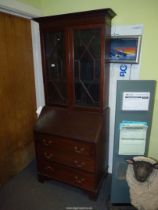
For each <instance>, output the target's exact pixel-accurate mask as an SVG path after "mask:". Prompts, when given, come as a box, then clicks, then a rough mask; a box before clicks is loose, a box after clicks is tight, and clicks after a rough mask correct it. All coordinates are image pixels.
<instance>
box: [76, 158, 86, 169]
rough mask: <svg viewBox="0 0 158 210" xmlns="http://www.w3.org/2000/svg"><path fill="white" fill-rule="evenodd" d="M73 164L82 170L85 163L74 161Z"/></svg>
mask: <svg viewBox="0 0 158 210" xmlns="http://www.w3.org/2000/svg"><path fill="white" fill-rule="evenodd" d="M74 164H75V166H77V167H78V168H82V167H83V166H84V165H85V162H79V161H78V160H74Z"/></svg>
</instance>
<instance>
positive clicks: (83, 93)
mask: <svg viewBox="0 0 158 210" xmlns="http://www.w3.org/2000/svg"><path fill="white" fill-rule="evenodd" d="M100 56H101V46H100V30H99V29H88V30H76V31H75V32H74V77H75V78H74V81H75V100H76V104H78V105H82V106H99V86H100V84H99V83H100V62H101V61H100Z"/></svg>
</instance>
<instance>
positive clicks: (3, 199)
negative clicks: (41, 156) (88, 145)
mask: <svg viewBox="0 0 158 210" xmlns="http://www.w3.org/2000/svg"><path fill="white" fill-rule="evenodd" d="M110 180H111V177H110V176H108V177H107V178H106V179H105V180H104V183H103V185H102V188H101V190H100V193H99V196H98V199H97V200H91V199H89V197H88V195H87V194H85V192H83V191H82V190H80V189H77V188H74V187H71V186H69V185H66V184H63V183H59V182H56V181H45V182H44V183H43V184H42V183H39V182H38V180H37V177H36V163H35V161H32V163H31V164H30V165H29V166H28V167H27V168H25V169H24V170H23V171H22V172H21V173H19V174H18V175H17V176H15V177H13V178H12V179H11V180H10V181H9V182H8V183H7V184H5V185H3V186H2V187H1V188H0V210H81V209H82V210H107V209H108V208H107V200H108V197H109V191H110V183H111V181H110Z"/></svg>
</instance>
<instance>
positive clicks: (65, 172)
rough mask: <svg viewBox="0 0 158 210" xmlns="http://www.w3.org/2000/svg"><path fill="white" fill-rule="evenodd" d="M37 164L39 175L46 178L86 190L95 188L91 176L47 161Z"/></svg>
mask: <svg viewBox="0 0 158 210" xmlns="http://www.w3.org/2000/svg"><path fill="white" fill-rule="evenodd" d="M38 164H39V167H38V168H39V173H40V174H41V175H43V176H47V177H48V178H52V179H56V180H58V181H63V182H65V183H68V184H72V185H74V186H78V187H80V188H83V189H87V190H93V189H95V187H96V179H95V175H93V174H90V173H86V172H83V171H80V170H75V169H72V168H69V167H65V166H63V165H60V164H56V163H50V162H47V161H40V162H39V163H38Z"/></svg>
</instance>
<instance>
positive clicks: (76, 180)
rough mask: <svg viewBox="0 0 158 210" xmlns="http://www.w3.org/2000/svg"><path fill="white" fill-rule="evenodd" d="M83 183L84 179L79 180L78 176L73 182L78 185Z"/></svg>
mask: <svg viewBox="0 0 158 210" xmlns="http://www.w3.org/2000/svg"><path fill="white" fill-rule="evenodd" d="M84 181H85V178H81V177H78V176H75V182H76V183H78V184H82V183H83V182H84Z"/></svg>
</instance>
